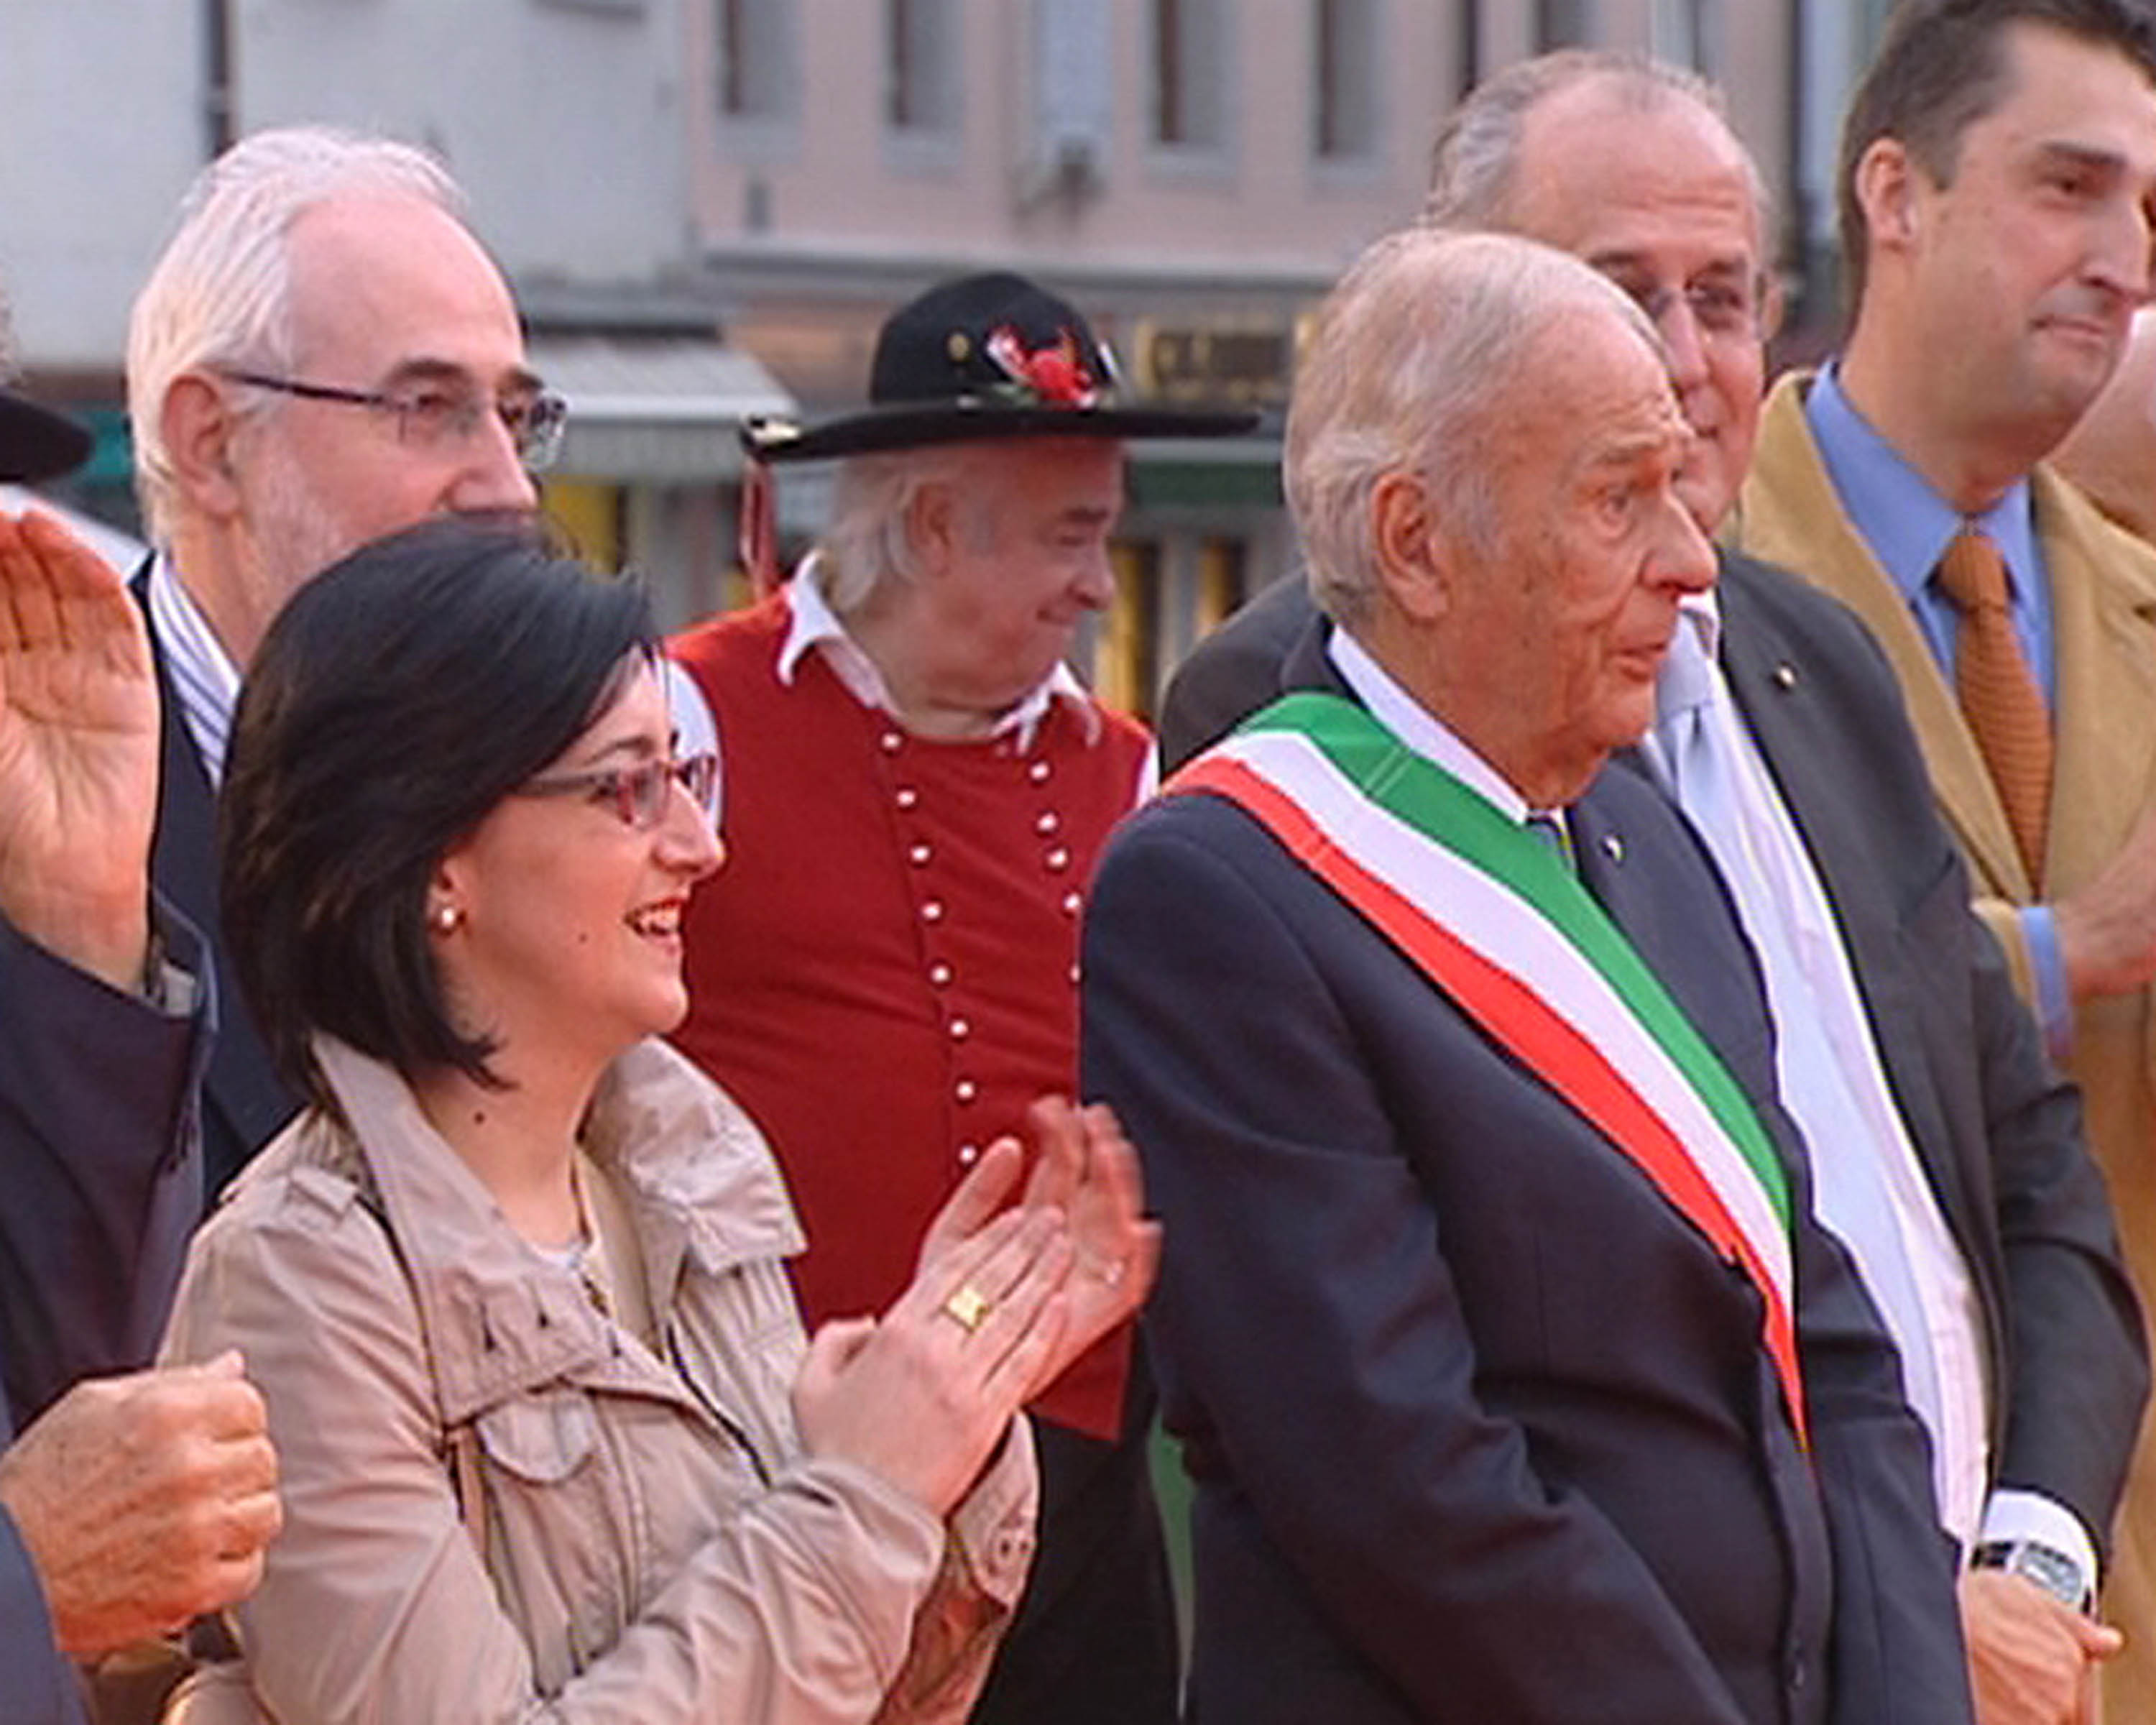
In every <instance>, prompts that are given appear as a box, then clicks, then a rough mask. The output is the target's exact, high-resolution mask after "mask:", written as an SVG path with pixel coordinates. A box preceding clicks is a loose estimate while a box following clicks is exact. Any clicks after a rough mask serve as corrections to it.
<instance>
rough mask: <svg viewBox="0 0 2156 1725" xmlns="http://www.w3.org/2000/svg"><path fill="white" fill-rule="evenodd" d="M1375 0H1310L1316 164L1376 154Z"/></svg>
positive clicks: (1355, 159) (1376, 11)
mask: <svg viewBox="0 0 2156 1725" xmlns="http://www.w3.org/2000/svg"><path fill="white" fill-rule="evenodd" d="M1311 20H1312V24H1313V25H1314V27H1315V29H1314V36H1315V39H1314V40H1313V42H1312V44H1311V45H1312V71H1313V73H1314V74H1315V76H1314V85H1315V88H1314V90H1313V96H1314V110H1313V113H1312V122H1313V125H1312V131H1313V133H1314V136H1312V141H1311V142H1312V151H1313V152H1314V153H1315V154H1316V156H1317V159H1318V160H1319V161H1320V162H1367V161H1368V160H1369V159H1370V158H1371V157H1373V156H1375V155H1376V154H1377V153H1378V64H1379V60H1378V0H1314V3H1313V4H1312V8H1311Z"/></svg>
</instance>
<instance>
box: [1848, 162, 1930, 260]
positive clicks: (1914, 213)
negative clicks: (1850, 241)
mask: <svg viewBox="0 0 2156 1725" xmlns="http://www.w3.org/2000/svg"><path fill="white" fill-rule="evenodd" d="M1920 178H1922V179H1923V180H1924V181H1925V182H1926V183H1927V184H1928V181H1929V177H1928V176H1926V175H1924V174H1923V172H1922V169H1921V168H1920V167H1918V166H1917V163H1916V162H1915V161H1914V160H1913V159H1912V157H1910V155H1909V151H1908V146H1907V145H1905V144H1904V143H1902V141H1901V140H1900V139H1899V138H1874V139H1873V140H1872V141H1871V144H1870V146H1868V147H1867V148H1866V150H1865V152H1864V153H1863V155H1861V156H1860V157H1857V159H1856V171H1855V172H1854V174H1853V176H1852V177H1851V187H1852V189H1853V190H1854V191H1855V193H1856V204H1857V208H1860V209H1861V210H1862V211H1863V212H1864V225H1865V227H1866V230H1867V231H1868V232H1869V234H1870V235H1871V244H1873V245H1876V246H1885V247H1887V248H1890V249H1896V250H1900V249H1906V248H1907V246H1908V245H1909V244H1912V242H1913V241H1914V240H1915V239H1916V238H1917V233H1918V230H1919V228H1920V227H1921V226H1922V210H1921V208H1920V203H1921V200H1920V198H1918V195H1917V194H1918V193H1919V192H1920V191H1921V190H1922V187H1921V186H1920V185H1919V184H1918V181H1919V179H1920Z"/></svg>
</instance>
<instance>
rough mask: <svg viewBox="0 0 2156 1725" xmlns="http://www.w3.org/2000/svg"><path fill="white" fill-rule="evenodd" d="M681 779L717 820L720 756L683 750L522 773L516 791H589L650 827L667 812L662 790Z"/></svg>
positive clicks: (627, 821) (624, 818) (630, 820)
mask: <svg viewBox="0 0 2156 1725" xmlns="http://www.w3.org/2000/svg"><path fill="white" fill-rule="evenodd" d="M676 784H678V785H680V787H681V788H682V789H683V790H685V791H686V792H687V793H689V800H690V802H692V803H695V804H696V808H697V810H698V812H699V813H701V814H702V815H703V817H704V819H706V820H707V821H709V822H710V823H711V824H712V826H713V827H714V828H716V826H717V825H718V824H719V757H717V756H716V755H714V754H702V755H687V756H684V757H682V758H681V759H680V760H678V761H675V760H665V759H660V760H651V761H645V762H640V763H639V764H638V765H637V766H634V767H594V768H591V769H590V770H589V771H588V772H583V773H552V774H550V775H548V776H547V777H545V778H532V779H526V781H525V782H524V783H522V784H521V785H519V786H518V787H517V788H516V795H518V796H520V797H576V796H587V795H588V796H589V797H590V798H591V799H592V800H593V802H594V803H603V804H605V805H606V806H607V807H608V809H610V810H611V811H612V812H613V814H614V816H615V817H616V818H617V819H619V820H620V821H621V823H622V824H624V826H630V827H634V828H635V829H637V830H638V831H639V832H649V831H650V830H651V829H652V828H654V827H655V826H657V825H658V824H660V821H662V820H664V819H665V818H666V793H667V790H668V788H669V787H670V786H673V785H676Z"/></svg>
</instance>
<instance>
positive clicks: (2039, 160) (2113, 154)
mask: <svg viewBox="0 0 2156 1725" xmlns="http://www.w3.org/2000/svg"><path fill="white" fill-rule="evenodd" d="M2034 155H2035V165H2036V166H2037V167H2039V168H2046V167H2078V168H2083V169H2086V170H2087V171H2088V172H2092V173H2102V174H2112V175H2117V174H2123V173H2124V172H2126V157H2123V155H2121V154H2120V153H2119V152H2118V151H2116V150H2107V149H2105V148H2103V147H2102V146H2101V145H2098V144H2077V143H2076V142H2075V141H2073V140H2072V139H2071V138H2045V139H2042V140H2040V141H2039V142H2038V143H2037V145H2036V147H2035V151H2034Z"/></svg>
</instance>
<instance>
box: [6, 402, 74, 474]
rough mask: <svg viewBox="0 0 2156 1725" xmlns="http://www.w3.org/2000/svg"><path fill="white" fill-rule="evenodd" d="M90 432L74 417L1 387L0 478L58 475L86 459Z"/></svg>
mask: <svg viewBox="0 0 2156 1725" xmlns="http://www.w3.org/2000/svg"><path fill="white" fill-rule="evenodd" d="M89 455H90V434H89V433H88V432H87V431H85V430H84V429H82V427H81V426H80V425H78V424H75V423H74V420H72V419H69V418H66V417H65V416H64V415H63V414H59V413H54V412H53V410H52V409H51V408H41V407H39V406H38V404H37V403H35V402H33V401H30V400H28V399H26V398H24V397H23V396H19V395H18V394H16V393H14V391H13V390H12V389H0V480H48V479H54V478H57V477H58V476H59V475H61V474H64V473H66V472H67V471H69V470H70V469H72V468H77V467H80V466H81V465H82V464H83V463H84V461H85V460H86V459H89Z"/></svg>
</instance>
